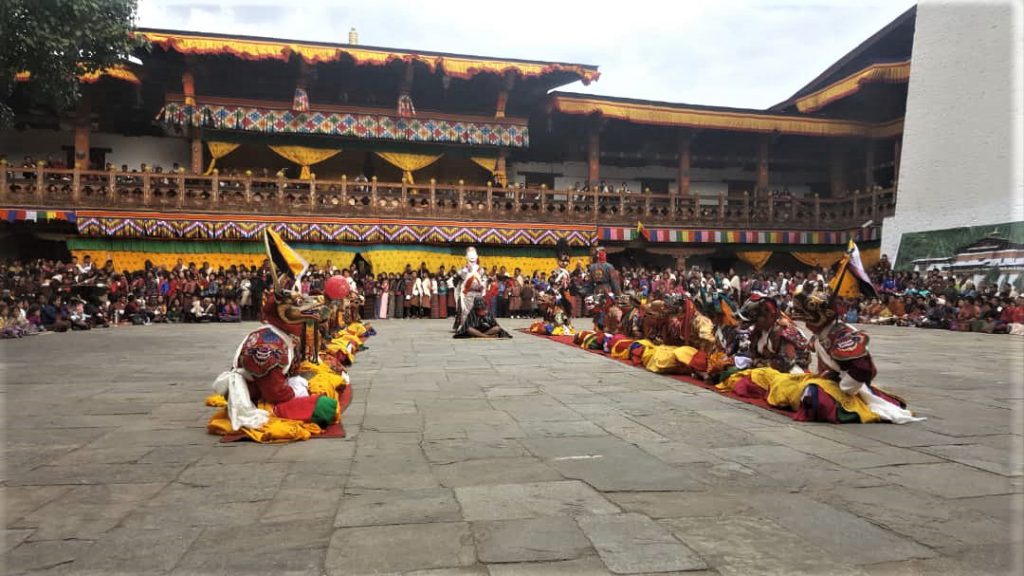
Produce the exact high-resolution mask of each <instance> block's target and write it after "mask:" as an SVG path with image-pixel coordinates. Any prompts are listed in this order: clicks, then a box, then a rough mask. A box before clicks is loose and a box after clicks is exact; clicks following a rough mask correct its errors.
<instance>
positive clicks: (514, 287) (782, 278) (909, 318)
mask: <svg viewBox="0 0 1024 576" xmlns="http://www.w3.org/2000/svg"><path fill="white" fill-rule="evenodd" d="M485 260H486V259H485ZM483 264H484V265H485V274H486V276H487V278H486V285H487V292H486V294H485V300H486V301H487V304H488V306H489V308H490V312H491V313H492V314H493V315H494V316H495V317H499V318H509V317H511V318H535V317H537V316H538V314H539V312H538V309H537V300H538V299H537V296H538V295H539V294H540V293H542V292H546V291H548V290H549V289H553V288H554V289H558V290H559V291H567V292H568V293H569V294H570V295H571V296H573V297H574V298H572V299H571V300H570V301H571V302H572V309H571V310H569V313H570V314H572V315H573V316H575V317H580V316H583V315H584V314H585V299H586V296H587V294H588V292H589V287H588V281H589V278H588V273H587V269H586V267H584V266H583V265H582V264H579V263H577V264H575V265H574V266H573V267H572V268H571V270H568V272H569V274H568V279H567V280H566V281H564V282H563V283H561V284H560V285H559V286H552V285H551V283H550V281H551V279H552V278H553V277H554V274H553V271H547V270H531V271H524V270H521V269H519V268H516V269H513V270H506V269H505V268H504V267H498V266H491V267H487V266H486V261H484V262H483ZM870 273H871V276H872V279H873V281H874V283H875V285H876V288H877V291H878V294H879V297H878V298H867V299H862V300H858V301H843V302H841V303H840V307H841V310H840V313H841V314H842V315H843V317H844V319H845V320H847V321H849V322H853V323H867V324H890V325H895V326H908V327H921V328H938V329H949V330H958V331H974V332H986V333H1007V332H1010V333H1022V334H1024V297H1022V296H1021V294H1020V293H1019V291H1018V289H1017V288H1016V287H1014V286H1013V285H1011V284H1009V283H1006V282H1003V283H1002V284H1000V285H996V284H995V283H991V282H978V283H976V282H975V281H974V280H973V279H972V278H969V277H955V276H953V275H950V274H946V273H942V272H939V271H931V272H927V273H924V274H922V273H919V272H894V271H893V270H892V269H891V267H890V265H889V262H888V260H887V259H886V258H885V257H883V258H882V260H881V261H880V262H879V263H878V264H877V265H876V266H874V267H873V268H872V269H871V271H870ZM332 274H342V275H343V276H345V277H346V278H348V281H349V283H350V285H351V287H352V289H353V290H356V291H358V293H359V294H360V295H361V296H362V297H363V307H362V310H361V312H362V316H363V318H367V319H383V318H403V319H404V318H409V319H414V318H449V317H452V316H454V315H455V313H456V295H457V294H458V289H459V283H460V278H459V275H458V271H457V270H456V269H455V268H450V269H446V268H445V267H444V266H441V267H440V268H439V269H437V270H429V269H428V268H427V266H426V264H425V263H421V264H420V266H419V267H418V268H414V267H413V266H412V265H411V264H409V265H406V267H405V270H404V271H403V272H401V273H388V274H384V273H381V274H376V275H374V274H370V273H366V272H365V266H359V267H356V268H354V269H353V270H351V271H350V270H349V269H344V270H340V269H338V268H336V267H334V266H332V265H331V264H330V262H328V263H327V264H326V266H324V267H323V268H318V267H317V266H315V265H313V266H311V267H310V270H309V272H308V273H307V274H306V276H305V277H304V280H303V283H302V286H301V289H302V290H303V291H304V292H306V293H312V294H316V293H319V291H320V290H321V289H322V287H323V284H324V281H325V279H326V278H327V277H328V276H329V275H332ZM618 276H619V278H618V281H619V283H620V285H621V287H622V290H623V291H624V292H628V293H631V294H633V295H635V296H636V297H637V298H638V299H643V300H650V299H653V298H658V297H661V296H663V295H669V294H678V295H682V294H690V295H692V296H695V297H698V298H703V297H706V296H707V295H709V294H711V293H714V292H724V293H726V294H728V295H729V296H730V298H732V300H733V301H734V302H735V303H736V304H737V305H739V304H742V302H744V301H745V300H746V299H747V298H749V297H750V296H751V295H753V294H755V293H759V294H763V295H768V296H772V297H774V298H776V299H777V300H778V302H779V305H780V308H781V309H782V310H789V309H790V307H791V303H792V298H793V293H794V292H795V290H796V289H797V287H798V286H801V285H803V284H805V283H807V282H812V283H817V284H818V285H819V286H820V287H824V286H825V284H826V281H827V278H828V277H829V276H830V272H829V271H828V270H824V269H822V270H816V271H811V272H758V273H753V274H738V273H736V272H735V271H733V270H729V271H727V272H726V271H712V270H708V269H701V268H697V267H693V268H690V269H686V270H675V269H671V268H665V269H656V268H651V267H645V266H641V265H627V266H624V267H622V268H620V269H619V270H618ZM270 285H271V276H270V269H269V266H268V264H267V263H266V262H264V264H263V265H262V266H260V267H257V266H253V265H249V266H245V265H235V266H230V267H227V268H225V267H216V268H215V267H213V266H211V265H209V264H208V263H207V262H202V263H201V264H199V265H197V264H196V263H195V262H187V263H186V262H184V261H183V260H182V259H179V260H178V262H177V264H176V265H175V266H173V267H170V268H168V267H165V266H155V265H152V264H151V263H149V262H147V263H146V265H145V267H144V268H143V269H142V270H120V271H119V270H116V269H115V268H114V265H113V262H112V261H109V260H108V261H106V262H105V263H104V264H103V265H102V266H100V265H98V264H96V263H94V262H93V261H92V259H91V258H90V257H89V256H84V257H83V260H82V261H81V262H79V261H78V259H77V258H75V257H72V258H71V260H70V261H69V262H57V261H53V260H45V259H39V260H35V261H31V262H18V261H12V262H4V263H3V264H2V266H0V290H2V295H0V335H2V336H3V337H20V336H24V335H29V334H36V333H44V332H64V331H68V330H89V329H92V328H100V327H113V326H122V325H146V324H153V323H163V322H193V323H205V322H240V321H243V320H256V319H258V317H259V309H260V305H261V302H262V298H263V294H264V292H265V291H266V290H267V289H268V288H269V286H270Z"/></svg>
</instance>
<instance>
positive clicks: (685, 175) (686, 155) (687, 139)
mask: <svg viewBox="0 0 1024 576" xmlns="http://www.w3.org/2000/svg"><path fill="white" fill-rule="evenodd" d="M692 141H693V136H692V134H690V133H689V132H681V133H680V134H679V174H678V176H677V178H676V180H677V183H676V188H677V190H676V192H677V193H678V195H679V196H684V197H686V196H689V195H690V143H691V142H692Z"/></svg>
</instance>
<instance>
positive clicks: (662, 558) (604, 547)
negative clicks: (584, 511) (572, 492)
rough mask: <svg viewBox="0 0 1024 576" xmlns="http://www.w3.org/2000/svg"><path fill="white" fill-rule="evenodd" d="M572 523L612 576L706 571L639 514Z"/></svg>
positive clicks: (691, 554) (693, 556)
mask: <svg viewBox="0 0 1024 576" xmlns="http://www.w3.org/2000/svg"><path fill="white" fill-rule="evenodd" d="M576 521H577V522H578V523H579V525H580V528H582V529H583V532H584V533H585V534H586V535H587V538H589V539H590V541H591V542H593V543H594V547H595V548H597V553H598V554H599V555H600V556H601V560H604V563H605V566H607V567H608V569H609V570H611V571H612V572H614V573H616V574H640V573H645V572H673V571H687V570H704V569H705V568H707V565H706V564H705V563H704V561H703V560H701V559H700V557H699V556H698V555H697V554H696V553H695V552H694V551H693V550H691V549H690V548H688V547H687V546H686V545H684V544H682V543H681V542H679V541H678V540H676V539H675V538H674V537H672V535H671V534H670V533H669V532H668V531H667V530H665V529H664V528H663V527H661V526H660V525H658V524H657V523H656V522H654V521H653V520H651V519H650V518H648V517H647V516H644V515H642V514H636V513H628V514H611V515H606V516H581V517H579V518H577V519H576Z"/></svg>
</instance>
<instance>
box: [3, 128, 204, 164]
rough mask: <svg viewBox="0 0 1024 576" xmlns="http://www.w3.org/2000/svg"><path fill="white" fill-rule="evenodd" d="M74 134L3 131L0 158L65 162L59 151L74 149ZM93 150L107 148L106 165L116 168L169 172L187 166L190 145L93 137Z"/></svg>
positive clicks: (117, 136)
mask: <svg viewBox="0 0 1024 576" xmlns="http://www.w3.org/2000/svg"><path fill="white" fill-rule="evenodd" d="M74 144H75V137H74V133H73V132H70V131H58V130H5V131H4V132H0V155H2V156H6V158H7V161H8V162H11V163H12V164H21V162H22V161H23V160H24V158H25V156H31V157H32V158H33V159H35V160H37V161H38V160H46V158H47V157H48V156H50V155H54V156H55V157H56V158H57V159H60V160H63V159H64V152H63V150H62V147H64V146H74ZM89 146H90V147H92V148H109V149H110V152H109V153H107V162H111V163H113V164H114V165H115V166H117V167H118V168H120V167H121V165H122V164H127V165H128V168H129V169H131V170H137V169H138V168H139V166H141V165H142V163H146V164H149V165H150V166H163V167H164V169H165V170H168V169H170V167H171V166H172V165H174V163H175V162H177V163H178V164H180V165H182V166H186V167H187V166H189V165H190V161H189V144H188V141H187V140H185V139H183V138H169V137H168V138H161V137H156V136H121V135H120V134H105V133H93V134H91V135H90V136H89Z"/></svg>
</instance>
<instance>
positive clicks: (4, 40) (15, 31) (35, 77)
mask: <svg viewBox="0 0 1024 576" xmlns="http://www.w3.org/2000/svg"><path fill="white" fill-rule="evenodd" d="M136 7H137V0H0V127H6V126H9V125H10V123H11V122H12V120H13V112H12V111H11V108H10V106H9V103H8V99H9V97H10V96H11V94H12V93H13V92H14V87H15V75H16V74H17V73H19V72H28V73H30V74H31V75H32V76H31V81H30V82H29V83H28V86H27V89H28V90H29V95H30V98H31V99H32V101H33V102H34V103H36V104H42V105H47V106H51V107H53V108H54V109H56V110H67V109H69V108H71V107H73V106H74V105H75V103H76V102H77V101H78V98H79V79H78V77H79V75H80V74H84V73H88V72H95V71H96V70H101V69H103V68H107V67H110V66H113V65H115V64H118V63H121V62H124V61H125V60H126V59H127V57H128V55H129V54H131V52H132V50H133V49H135V48H136V47H138V46H141V45H142V44H143V41H142V40H141V39H139V38H135V37H133V36H132V34H131V31H132V28H133V27H134V25H135V14H136Z"/></svg>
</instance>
